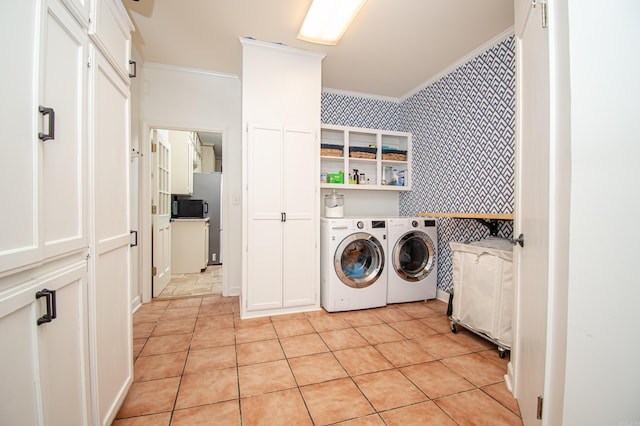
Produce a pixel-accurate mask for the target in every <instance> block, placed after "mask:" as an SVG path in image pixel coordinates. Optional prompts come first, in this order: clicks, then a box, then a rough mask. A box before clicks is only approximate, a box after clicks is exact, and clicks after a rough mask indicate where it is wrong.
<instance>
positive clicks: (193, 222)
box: [171, 219, 209, 274]
mask: <svg viewBox="0 0 640 426" xmlns="http://www.w3.org/2000/svg"><path fill="white" fill-rule="evenodd" d="M208 258H209V219H173V220H172V222H171V272H172V273H174V274H186V273H198V272H202V271H204V270H205V269H207V263H208Z"/></svg>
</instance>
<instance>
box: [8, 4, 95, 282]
mask: <svg viewBox="0 0 640 426" xmlns="http://www.w3.org/2000/svg"><path fill="white" fill-rule="evenodd" d="M32 3H37V4H39V2H29V1H25V2H16V3H15V4H12V5H13V6H15V8H16V10H15V13H14V11H12V12H10V13H9V12H8V11H7V13H5V11H4V10H3V12H2V18H1V19H2V25H0V27H2V29H0V31H2V33H3V36H4V38H5V39H7V40H8V39H11V40H14V42H12V43H9V44H10V45H11V49H13V46H21V48H22V49H20V50H19V51H16V52H13V53H15V54H16V55H15V57H13V55H12V64H13V66H10V67H6V68H5V71H7V72H9V74H10V75H9V76H7V77H6V78H4V79H3V82H2V85H3V93H5V96H3V97H2V100H1V101H0V105H2V107H1V108H2V111H1V112H2V113H3V114H4V117H11V119H8V120H5V122H4V123H3V131H4V140H3V142H2V143H1V144H0V181H1V182H2V187H1V188H2V189H1V190H0V197H1V198H2V199H3V200H4V202H5V203H7V204H6V208H4V209H3V213H2V214H3V220H2V221H0V235H2V238H0V272H2V271H8V270H11V269H13V268H17V267H20V266H23V265H27V264H31V263H34V262H37V261H42V260H43V259H45V258H50V257H52V256H57V255H60V254H63V253H67V252H70V251H72V250H82V249H83V248H84V247H86V245H87V232H86V222H85V216H86V211H85V209H86V205H85V202H84V200H85V194H84V193H85V191H86V186H85V185H86V184H85V182H86V179H85V175H86V173H85V171H86V158H87V157H86V150H85V146H86V145H85V144H84V143H83V142H84V140H85V138H86V126H85V123H86V116H85V114H86V112H85V111H86V89H85V87H86V75H87V71H86V70H87V67H86V50H87V36H86V31H84V30H83V29H82V27H80V25H78V24H77V22H76V21H75V20H74V19H73V17H72V16H71V15H70V14H69V12H68V11H67V10H66V9H65V7H64V6H62V4H60V3H58V2H57V1H52V0H48V1H46V2H45V7H44V10H43V14H42V20H41V21H38V20H37V19H36V17H37V12H38V10H37V8H36V7H35V4H32ZM5 6H6V5H3V8H4V7H5ZM31 13H33V15H30V14H31ZM4 21H6V22H4ZM38 22H39V23H40V26H37V25H36V24H37V23H38ZM26 24H30V26H27V28H26V29H23V28H21V27H20V26H21V25H26ZM7 29H9V31H8V34H4V32H5V30H7ZM13 30H15V33H13ZM16 34H17V35H18V37H16ZM20 37H24V39H23V40H21V41H22V43H16V42H15V41H19V40H20ZM37 45H40V50H39V51H38V52H39V54H38V55H34V54H33V52H34V47H35V46H37ZM14 59H15V61H14ZM32 79H35V80H36V82H37V84H35V85H34V84H33V82H32ZM40 111H43V112H40Z"/></svg>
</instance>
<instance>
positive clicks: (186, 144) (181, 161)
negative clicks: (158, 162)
mask: <svg viewBox="0 0 640 426" xmlns="http://www.w3.org/2000/svg"><path fill="white" fill-rule="evenodd" d="M169 144H170V145H171V193H172V194H178V195H190V194H193V168H194V167H193V159H194V154H195V153H194V147H193V143H192V136H191V132H184V131H175V130H169Z"/></svg>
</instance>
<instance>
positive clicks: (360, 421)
mask: <svg viewBox="0 0 640 426" xmlns="http://www.w3.org/2000/svg"><path fill="white" fill-rule="evenodd" d="M334 425H335V426H385V424H384V421H383V420H382V418H380V415H379V414H371V415H369V416H364V417H358V418H357V419H353V420H347V421H346V422H340V423H334Z"/></svg>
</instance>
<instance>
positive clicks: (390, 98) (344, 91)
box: [322, 87, 400, 103]
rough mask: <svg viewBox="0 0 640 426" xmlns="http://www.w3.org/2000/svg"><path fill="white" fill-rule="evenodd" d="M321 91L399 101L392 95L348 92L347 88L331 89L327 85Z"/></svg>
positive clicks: (354, 96)
mask: <svg viewBox="0 0 640 426" xmlns="http://www.w3.org/2000/svg"><path fill="white" fill-rule="evenodd" d="M322 93H331V94H335V95H342V96H349V97H353V98H364V99H373V100H376V101H383V102H394V103H400V98H394V97H392V96H382V95H373V94H371V93H361V92H350V91H348V90H340V89H331V88H328V87H323V88H322Z"/></svg>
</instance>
